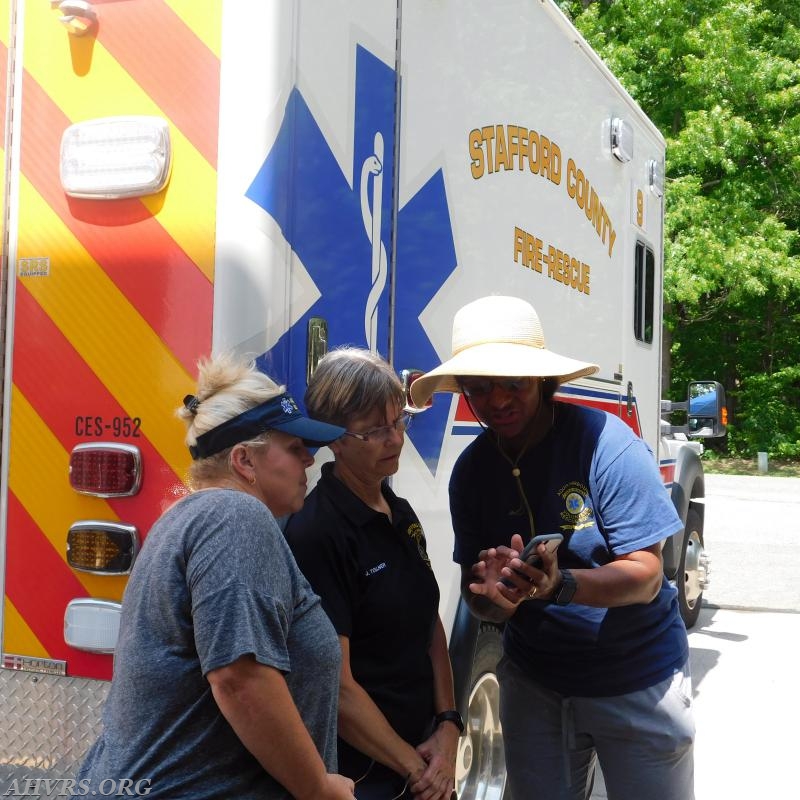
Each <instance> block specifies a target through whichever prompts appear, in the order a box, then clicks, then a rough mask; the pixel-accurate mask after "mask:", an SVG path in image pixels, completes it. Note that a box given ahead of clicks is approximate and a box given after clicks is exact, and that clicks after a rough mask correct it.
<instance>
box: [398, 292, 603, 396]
mask: <svg viewBox="0 0 800 800" xmlns="http://www.w3.org/2000/svg"><path fill="white" fill-rule="evenodd" d="M599 369H600V367H598V366H597V364H589V363H588V362H586V361H577V360H576V359H574V358H567V357H566V356H561V355H558V353H554V352H553V351H552V350H548V349H547V345H546V343H545V339H544V331H543V330H542V324H541V322H539V316H538V314H537V313H536V311H535V310H534V308H533V306H532V305H531V304H530V303H528V302H526V301H525V300H521V299H520V298H518V297H502V296H499V295H494V296H492V297H482V298H480V299H479V300H475V301H473V302H472V303H468V304H467V305H465V306H464V307H463V308H460V309H459V310H458V311H457V312H456V315H455V317H454V318H453V355H452V357H451V358H450V359H448V360H447V361H445V362H444V363H443V364H442V365H441V366H438V367H436V369H432V370H431V371H430V372H426V373H425V374H424V375H423V376H422V377H420V378H417V380H415V381H414V382H413V383H412V384H411V399H412V400H413V402H414V404H415V405H416V406H417V407H422V406H424V405H425V404H426V403H427V402H428V400H430V397H431V395H432V394H433V393H434V392H460V391H461V389H460V387H459V385H458V381H457V379H458V378H459V377H462V376H466V375H481V376H486V377H495V376H497V377H508V378H522V377H533V378H536V377H539V378H556V379H557V380H558V382H559V383H567V382H568V381H571V380H574V379H575V378H582V377H584V376H586V375H592V374H594V373H595V372H597V371H598V370H599Z"/></svg>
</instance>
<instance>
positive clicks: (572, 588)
mask: <svg viewBox="0 0 800 800" xmlns="http://www.w3.org/2000/svg"><path fill="white" fill-rule="evenodd" d="M577 589H578V584H577V583H576V582H575V578H574V577H573V576H572V573H571V572H570V571H569V570H568V569H562V570H561V583H560V584H559V585H558V588H557V589H556V590H555V592H554V593H553V602H554V603H555V604H556V605H557V606H567V605H569V604H570V603H571V602H572V598H573V597H575V592H576V590H577Z"/></svg>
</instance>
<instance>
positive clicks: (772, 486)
mask: <svg viewBox="0 0 800 800" xmlns="http://www.w3.org/2000/svg"><path fill="white" fill-rule="evenodd" d="M705 544H706V549H707V550H708V551H709V554H710V557H711V576H710V577H711V584H710V586H709V587H708V589H707V590H706V592H705V596H704V604H703V608H702V610H701V612H700V619H699V620H698V622H697V624H696V625H695V626H694V628H692V629H691V631H690V632H689V647H690V663H691V669H692V683H693V692H694V713H695V721H696V725H697V738H696V740H695V798H696V800H756V798H757V799H758V800H764V799H766V800H779V799H781V800H782V799H783V798H786V799H787V800H790V799H791V800H795V798H800V777H798V771H797V770H795V768H794V767H795V766H796V765H795V764H794V759H795V758H797V741H796V739H797V733H796V731H797V726H798V723H799V722H800V689H799V688H798V682H799V681H800V669H799V668H798V663H799V662H800V653H799V651H800V478H774V477H771V476H769V475H766V476H749V477H748V476H731V475H706V522H705ZM605 797H606V794H605V789H604V786H603V785H602V776H601V780H600V782H599V785H598V786H596V788H595V792H594V793H593V794H592V798H593V800H600V798H605ZM631 800H638V799H634V798H632V799H631ZM642 800H647V798H642Z"/></svg>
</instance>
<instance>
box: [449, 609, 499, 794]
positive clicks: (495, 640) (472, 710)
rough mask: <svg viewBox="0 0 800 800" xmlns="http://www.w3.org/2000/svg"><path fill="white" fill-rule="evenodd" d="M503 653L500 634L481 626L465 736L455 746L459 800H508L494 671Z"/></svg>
mask: <svg viewBox="0 0 800 800" xmlns="http://www.w3.org/2000/svg"><path fill="white" fill-rule="evenodd" d="M502 653H503V642H502V638H501V635H500V630H499V629H498V628H497V627H495V626H494V625H491V624H489V623H485V622H482V623H481V626H480V630H479V632H478V640H477V642H476V644H475V656H474V658H473V661H472V674H471V676H470V684H469V685H470V690H469V703H468V707H467V709H466V713H465V714H464V725H465V728H464V734H463V735H462V736H461V738H460V739H459V742H458V756H457V758H456V791H457V793H458V797H459V800H511V792H510V791H509V790H508V789H507V788H506V757H505V752H504V750H503V732H502V728H501V727H500V691H499V687H498V684H497V676H496V674H495V670H496V668H497V662H498V661H499V660H500V656H501V655H502Z"/></svg>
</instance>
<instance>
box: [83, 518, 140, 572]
mask: <svg viewBox="0 0 800 800" xmlns="http://www.w3.org/2000/svg"><path fill="white" fill-rule="evenodd" d="M138 550H139V536H138V533H137V531H136V527H135V526H134V525H126V524H125V523H123V522H107V521H104V520H81V521H80V522H75V523H73V525H71V526H70V529H69V533H67V563H68V564H69V565H70V566H71V567H72V568H73V569H76V570H78V571H79V572H91V573H93V574H95V575H127V574H128V573H129V572H130V571H131V567H132V566H133V562H134V561H135V559H136V553H137V552H138Z"/></svg>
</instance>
